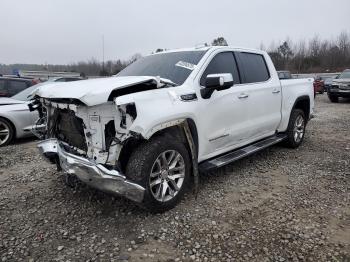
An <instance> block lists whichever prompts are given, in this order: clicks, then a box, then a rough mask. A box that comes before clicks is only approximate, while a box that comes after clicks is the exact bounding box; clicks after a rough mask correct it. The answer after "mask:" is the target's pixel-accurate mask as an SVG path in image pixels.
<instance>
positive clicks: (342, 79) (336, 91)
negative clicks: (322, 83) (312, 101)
mask: <svg viewBox="0 0 350 262" xmlns="http://www.w3.org/2000/svg"><path fill="white" fill-rule="evenodd" d="M339 97H350V69H346V70H344V71H343V72H342V73H341V74H340V75H339V77H338V78H336V79H333V82H332V86H331V87H330V88H329V90H328V98H329V100H330V101H331V102H333V103H337V102H338V101H339Z"/></svg>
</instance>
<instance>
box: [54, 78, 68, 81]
mask: <svg viewBox="0 0 350 262" xmlns="http://www.w3.org/2000/svg"><path fill="white" fill-rule="evenodd" d="M55 82H66V79H65V78H58V79H57V80H56V81H55Z"/></svg>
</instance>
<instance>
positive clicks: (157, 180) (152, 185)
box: [150, 178, 162, 187]
mask: <svg viewBox="0 0 350 262" xmlns="http://www.w3.org/2000/svg"><path fill="white" fill-rule="evenodd" d="M160 183H162V179H161V178H158V179H155V180H153V181H152V182H151V184H150V186H151V187H154V186H155V185H158V184H160Z"/></svg>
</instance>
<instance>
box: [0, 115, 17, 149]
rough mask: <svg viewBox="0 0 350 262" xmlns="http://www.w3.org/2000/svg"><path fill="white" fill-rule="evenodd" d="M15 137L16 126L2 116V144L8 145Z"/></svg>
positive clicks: (0, 124) (0, 121) (0, 126)
mask: <svg viewBox="0 0 350 262" xmlns="http://www.w3.org/2000/svg"><path fill="white" fill-rule="evenodd" d="M13 137H14V128H13V127H12V125H11V123H10V122H9V121H7V120H6V119H4V118H0V146H6V145H8V144H9V143H10V142H11V140H12V139H13Z"/></svg>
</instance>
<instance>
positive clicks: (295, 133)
mask: <svg viewBox="0 0 350 262" xmlns="http://www.w3.org/2000/svg"><path fill="white" fill-rule="evenodd" d="M305 127H306V118H305V114H304V112H303V111H302V110H300V109H293V110H292V113H291V115H290V119H289V124H288V129H287V140H286V145H287V146H288V147H291V148H297V147H298V146H300V144H301V143H302V142H303V139H304V135H305Z"/></svg>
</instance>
